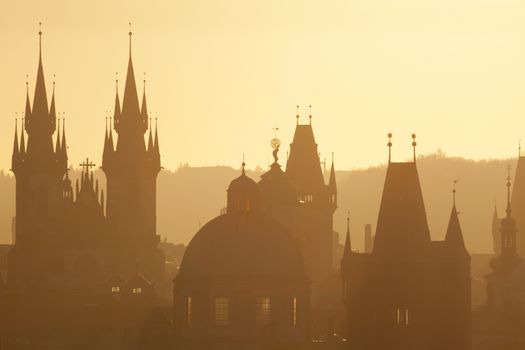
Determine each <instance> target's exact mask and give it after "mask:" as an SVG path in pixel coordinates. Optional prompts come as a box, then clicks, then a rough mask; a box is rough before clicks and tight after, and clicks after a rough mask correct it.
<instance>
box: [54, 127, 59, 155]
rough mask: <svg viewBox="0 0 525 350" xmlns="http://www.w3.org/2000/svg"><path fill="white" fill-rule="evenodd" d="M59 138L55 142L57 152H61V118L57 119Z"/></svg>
mask: <svg viewBox="0 0 525 350" xmlns="http://www.w3.org/2000/svg"><path fill="white" fill-rule="evenodd" d="M57 124H58V125H57V139H56V144H55V153H56V154H60V119H58V120H57Z"/></svg>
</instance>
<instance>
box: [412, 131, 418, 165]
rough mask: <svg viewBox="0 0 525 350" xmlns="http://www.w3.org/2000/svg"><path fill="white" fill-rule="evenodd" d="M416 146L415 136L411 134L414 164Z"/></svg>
mask: <svg viewBox="0 0 525 350" xmlns="http://www.w3.org/2000/svg"><path fill="white" fill-rule="evenodd" d="M416 146H417V142H416V134H412V148H413V152H414V163H415V162H416Z"/></svg>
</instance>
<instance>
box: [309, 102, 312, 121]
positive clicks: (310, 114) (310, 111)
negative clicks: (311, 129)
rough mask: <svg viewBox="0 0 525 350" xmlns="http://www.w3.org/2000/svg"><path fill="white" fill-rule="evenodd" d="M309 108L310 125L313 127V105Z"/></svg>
mask: <svg viewBox="0 0 525 350" xmlns="http://www.w3.org/2000/svg"><path fill="white" fill-rule="evenodd" d="M308 108H309V109H310V110H309V114H308V119H310V125H312V105H309V106H308Z"/></svg>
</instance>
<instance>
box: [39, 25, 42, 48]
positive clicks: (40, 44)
mask: <svg viewBox="0 0 525 350" xmlns="http://www.w3.org/2000/svg"><path fill="white" fill-rule="evenodd" d="M38 51H39V53H40V56H42V22H38Z"/></svg>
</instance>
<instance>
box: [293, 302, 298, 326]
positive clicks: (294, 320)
mask: <svg viewBox="0 0 525 350" xmlns="http://www.w3.org/2000/svg"><path fill="white" fill-rule="evenodd" d="M292 324H293V325H294V327H295V326H297V297H293V299H292Z"/></svg>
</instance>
